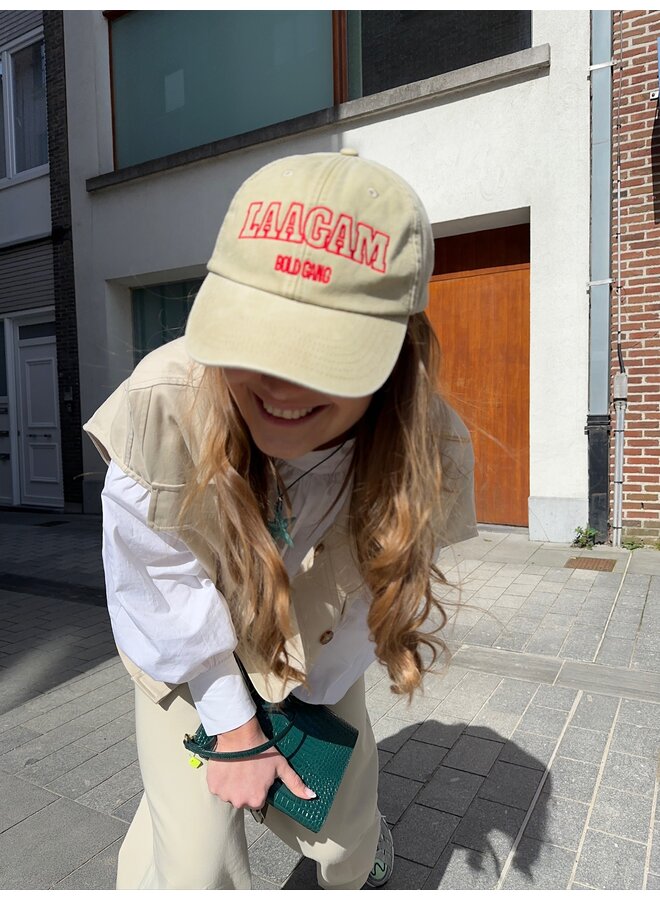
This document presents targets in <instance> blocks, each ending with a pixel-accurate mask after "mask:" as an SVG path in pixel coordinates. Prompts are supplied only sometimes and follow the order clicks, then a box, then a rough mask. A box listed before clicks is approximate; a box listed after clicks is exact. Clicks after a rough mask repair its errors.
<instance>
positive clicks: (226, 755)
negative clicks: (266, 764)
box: [183, 710, 296, 760]
mask: <svg viewBox="0 0 660 900" xmlns="http://www.w3.org/2000/svg"><path fill="white" fill-rule="evenodd" d="M278 712H279V713H280V714H281V715H283V716H285V718H287V719H288V721H287V723H286V725H285V727H284V728H283V729H282V730H281V731H280V732H278V734H274V735H273V736H272V738H271V739H270V740H269V741H265V742H264V743H263V744H259V746H258V747H251V748H250V749H249V750H234V751H229V750H227V751H225V752H222V753H220V752H217V751H215V750H207V749H206V748H204V747H202V746H201V745H200V744H198V743H197V741H196V740H195V739H194V737H192V738H191V737H190V735H188V734H187V735H186V736H185V740H184V742H183V743H184V745H185V746H186V748H187V749H188V750H191V751H192V752H193V753H195V754H196V755H197V756H202V757H203V758H204V759H219V760H232V759H249V758H250V757H252V756H258V755H259V754H260V753H264V752H265V751H266V750H269V749H270V748H271V747H274V746H275V745H276V744H277V743H278V741H281V740H282V738H283V737H285V736H286V735H287V734H288V733H289V732H290V731H291V729H292V728H293V723H294V721H295V718H296V716H295V713H293V715H292V714H291V713H289V712H285V711H284V710H278Z"/></svg>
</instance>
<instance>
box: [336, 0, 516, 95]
mask: <svg viewBox="0 0 660 900" xmlns="http://www.w3.org/2000/svg"><path fill="white" fill-rule="evenodd" d="M531 45H532V14H531V11H530V10H493V11H490V10H489V11H466V10H454V11H448V12H426V11H423V10H411V11H407V10H395V11H392V10H374V11H367V10H363V11H362V12H349V14H348V54H349V66H348V74H349V96H350V97H351V99H354V98H356V97H366V96H368V95H369V94H375V93H378V92H379V91H385V90H388V89H389V88H393V87H398V86H399V85H401V84H408V83H410V82H413V81H420V80H421V79H423V78H431V77H432V76H433V75H441V74H442V73H443V72H451V71H453V70H455V69H461V68H463V67H464V66H471V65H474V64H475V63H479V62H483V61H484V60H487V59H494V58H495V57H497V56H505V55H506V54H508V53H515V52H516V51H517V50H523V49H525V48H526V47H531Z"/></svg>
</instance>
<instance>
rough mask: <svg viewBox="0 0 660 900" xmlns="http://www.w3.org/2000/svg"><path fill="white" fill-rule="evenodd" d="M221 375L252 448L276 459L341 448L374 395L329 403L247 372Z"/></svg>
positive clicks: (322, 396) (303, 390) (287, 384)
mask: <svg viewBox="0 0 660 900" xmlns="http://www.w3.org/2000/svg"><path fill="white" fill-rule="evenodd" d="M223 372H224V375H225V379H226V381H227V385H228V387H229V390H230V392H231V395H232V397H233V398H234V400H235V402H236V405H237V406H238V408H239V410H240V413H241V415H242V416H243V419H244V420H245V423H246V425H247V427H248V428H249V429H250V433H251V435H252V438H253V440H254V442H255V444H256V445H257V447H259V449H260V450H261V451H262V453H265V454H267V455H268V456H275V457H277V458H278V459H295V458H296V457H297V456H302V455H303V454H304V453H308V452H309V451H310V450H321V449H323V448H325V447H332V446H335V445H337V444H340V443H341V442H342V440H344V439H345V438H346V437H348V433H349V432H350V430H351V428H352V427H353V426H354V425H355V424H356V422H358V421H359V420H360V419H361V418H362V416H363V415H364V413H365V412H366V410H367V408H368V406H369V403H370V402H371V396H372V395H369V396H368V397H348V398H347V397H332V396H330V395H329V394H320V393H319V392H318V391H313V390H311V389H310V388H306V387H301V386H300V385H298V384H293V383H292V382H291V381H284V380H283V379H281V378H274V377H273V376H271V375H264V374H262V373H260V372H251V371H248V370H246V369H223Z"/></svg>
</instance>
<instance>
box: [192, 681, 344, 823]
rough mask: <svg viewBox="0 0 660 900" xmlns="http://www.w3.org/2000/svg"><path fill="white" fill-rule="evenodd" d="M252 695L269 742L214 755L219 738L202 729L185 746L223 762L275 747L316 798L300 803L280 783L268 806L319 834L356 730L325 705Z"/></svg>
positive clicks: (272, 790)
mask: <svg viewBox="0 0 660 900" xmlns="http://www.w3.org/2000/svg"><path fill="white" fill-rule="evenodd" d="M252 696H253V698H254V700H255V703H256V705H257V713H256V714H257V719H258V721H259V724H260V725H261V729H262V731H263V733H264V734H265V735H266V737H267V738H268V740H267V741H266V742H265V743H264V744H260V745H259V746H258V747H253V748H252V749H250V750H239V751H236V752H234V753H216V752H215V751H214V747H215V744H216V736H215V735H212V736H209V735H207V733H206V731H205V730H204V726H203V725H200V726H199V728H198V729H197V731H196V732H195V734H194V735H193V736H192V737H191V736H190V735H189V734H186V735H185V737H184V740H183V743H184V746H185V747H186V748H187V749H188V750H190V751H191V752H192V753H194V754H195V756H198V757H202V758H203V759H220V760H232V759H248V758H249V757H251V756H257V755H258V754H259V753H263V752H264V751H265V750H268V749H269V748H270V747H276V748H277V749H278V750H279V752H280V753H281V754H282V756H284V757H285V758H286V759H287V761H288V763H289V765H290V766H291V768H292V769H293V770H294V772H296V774H298V775H300V777H301V778H302V780H303V781H304V783H305V784H306V785H307V787H309V788H311V789H312V790H313V791H314V792H315V794H316V797H315V798H314V799H313V800H301V799H300V797H296V796H295V794H292V793H291V791H290V790H289V789H288V788H287V787H286V785H284V784H282V782H281V781H280V780H279V779H277V780H276V781H275V782H274V783H273V785H272V786H271V788H270V790H269V792H268V797H267V804H270V805H271V806H273V807H274V808H275V809H279V810H280V812H283V813H284V814H285V815H287V816H290V817H291V818H292V819H295V821H296V822H299V823H300V824H301V825H304V826H305V828H308V829H309V830H310V831H313V832H318V831H320V830H321V828H322V827H323V823H324V822H325V820H326V818H327V815H328V813H329V812H330V807H331V806H332V802H333V800H334V799H335V794H336V793H337V790H338V788H339V785H340V784H341V780H342V778H343V777H344V772H345V771H346V766H347V765H348V761H349V760H350V758H351V754H352V753H353V748H354V747H355V743H356V741H357V738H358V731H357V729H356V728H354V727H353V726H352V725H350V724H349V723H348V722H346V721H344V719H341V718H339V716H336V715H335V714H334V713H333V712H331V711H330V710H329V709H328V708H327V706H320V705H316V704H311V703H303V701H302V700H298V698H297V697H293V696H288V697H287V698H286V699H285V700H283V701H282V702H281V703H267V702H266V701H265V700H263V699H262V698H261V697H260V696H259V695H258V694H257V693H256V691H254V690H253V691H252Z"/></svg>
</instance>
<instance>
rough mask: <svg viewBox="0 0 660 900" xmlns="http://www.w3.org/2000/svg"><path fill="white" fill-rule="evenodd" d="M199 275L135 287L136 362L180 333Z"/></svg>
mask: <svg viewBox="0 0 660 900" xmlns="http://www.w3.org/2000/svg"><path fill="white" fill-rule="evenodd" d="M201 283H202V279H201V278H199V279H195V280H193V281H177V282H174V283H172V284H157V285H152V286H150V287H144V288H135V289H134V290H133V291H132V292H131V294H132V303H133V353H134V356H135V362H136V363H137V362H139V361H140V360H141V359H142V357H143V356H146V355H147V353H150V352H151V351H152V350H155V349H156V347H160V346H162V345H163V344H166V343H167V342H168V341H173V340H174V339H175V338H178V337H180V336H181V335H182V334H183V331H184V329H185V327H186V321H187V319H188V313H189V312H190V307H191V306H192V304H193V300H194V299H195V295H196V294H197V291H198V290H199V287H200V285H201Z"/></svg>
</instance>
